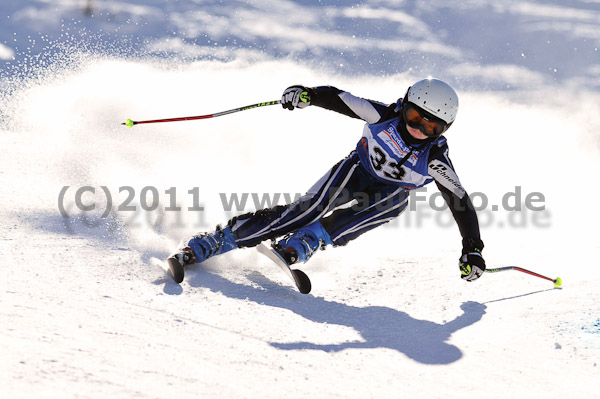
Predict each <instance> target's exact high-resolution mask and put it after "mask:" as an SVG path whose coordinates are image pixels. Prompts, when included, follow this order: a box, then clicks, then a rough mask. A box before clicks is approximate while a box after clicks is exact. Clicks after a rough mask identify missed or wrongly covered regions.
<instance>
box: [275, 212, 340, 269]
mask: <svg viewBox="0 0 600 399" xmlns="http://www.w3.org/2000/svg"><path fill="white" fill-rule="evenodd" d="M327 245H333V242H332V241H331V237H329V233H327V231H325V229H324V228H323V226H322V225H321V223H320V222H315V223H312V224H309V225H308V226H305V227H302V228H300V229H298V230H296V231H295V232H293V233H291V234H288V235H287V236H285V237H284V238H283V239H282V240H280V241H279V242H277V243H276V244H274V245H273V248H274V249H275V251H277V253H279V255H281V256H282V257H283V259H284V260H285V262H286V263H287V264H288V265H293V264H294V263H297V262H301V263H304V262H306V261H308V260H309V259H310V257H311V256H312V255H313V254H314V253H315V252H316V251H318V250H319V248H322V249H325V247H326V246H327Z"/></svg>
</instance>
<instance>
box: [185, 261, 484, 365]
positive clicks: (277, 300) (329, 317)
mask: <svg viewBox="0 0 600 399" xmlns="http://www.w3.org/2000/svg"><path fill="white" fill-rule="evenodd" d="M248 277H249V278H250V279H251V280H252V282H254V283H255V284H257V285H260V286H262V287H264V288H267V289H264V288H260V287H252V286H248V285H244V284H238V283H234V282H231V281H229V280H227V279H225V278H223V277H221V276H219V275H216V274H212V273H209V272H205V271H193V269H192V270H190V273H188V275H187V278H186V279H187V282H188V283H189V284H190V285H192V286H195V287H205V288H208V289H210V290H211V291H213V292H219V293H221V294H223V295H225V296H227V297H228V298H233V299H240V300H250V301H253V302H255V303H257V304H260V305H266V306H272V307H277V308H283V309H288V310H291V311H292V312H294V313H296V314H298V315H300V316H302V317H304V318H306V319H307V320H311V321H313V322H315V323H327V324H337V325H341V326H347V327H350V328H353V329H354V330H355V331H357V332H358V333H359V334H360V335H361V336H362V338H363V340H362V341H352V342H344V343H336V344H316V343H312V342H306V341H298V342H291V343H280V342H271V343H270V345H271V346H273V347H275V348H279V349H282V350H307V349H309V350H322V351H325V352H338V351H342V350H345V349H353V348H356V349H374V348H388V349H393V350H396V351H398V352H401V353H404V354H405V355H406V356H407V357H409V358H411V359H413V360H415V361H417V362H419V363H423V364H449V363H452V362H455V361H457V360H459V359H460V358H461V357H462V352H461V351H460V349H458V348H457V347H456V346H454V345H452V344H449V343H448V342H447V341H448V340H449V339H450V337H451V336H452V334H453V333H454V332H456V331H458V330H461V329H463V328H465V327H468V326H470V325H473V324H475V323H476V322H478V321H479V320H481V318H482V317H483V315H484V314H485V309H486V306H485V305H482V304H480V303H477V302H465V303H463V304H462V305H461V309H462V311H463V314H461V315H460V316H458V317H456V318H455V319H454V320H452V321H449V322H445V323H441V324H438V323H435V322H432V321H428V320H419V319H415V318H413V317H411V316H410V315H409V314H408V313H406V312H404V311H401V310H397V309H393V308H389V307H385V306H367V307H357V306H351V305H347V304H344V303H340V302H335V301H328V300H325V299H324V298H320V297H316V296H313V295H310V294H309V295H303V294H300V293H298V292H296V291H295V290H293V289H292V288H289V287H282V286H280V285H278V284H276V283H274V282H272V281H271V280H269V279H267V278H266V277H264V276H263V275H262V274H260V273H258V272H253V273H251V274H250V275H249V276H248Z"/></svg>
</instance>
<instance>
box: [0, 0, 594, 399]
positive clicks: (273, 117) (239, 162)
mask: <svg viewBox="0 0 600 399" xmlns="http://www.w3.org/2000/svg"><path fill="white" fill-rule="evenodd" d="M86 3H87V2H86V1H83V0H82V1H74V0H54V1H42V0H26V1H25V0H19V1H17V0H13V1H3V2H2V4H1V5H0V10H1V13H0V18H2V21H3V22H2V23H1V24H0V34H1V35H2V36H0V41H1V42H2V43H1V44H0V59H2V60H4V61H3V64H2V67H1V68H0V77H1V80H0V88H1V89H2V93H1V94H0V145H1V148H2V149H3V151H2V156H1V157H0V187H2V189H1V191H0V221H1V222H2V223H0V251H1V252H0V254H1V255H2V263H1V264H2V273H1V274H0V275H1V277H0V283H1V284H0V323H1V328H0V353H1V355H0V396H2V397H11V398H12V397H23V398H31V397H36V398H38V397H61V398H62V397H83V398H96V397H109V396H110V397H123V398H125V397H127V398H130V397H139V398H146V397H147V398H154V397H219V398H222V397H243V398H246V397H247V398H256V397H261V398H280V397H306V396H314V397H324V398H348V397H377V398H380V397H393V396H401V397H423V398H497V397H523V398H572V397H579V398H593V397H600V383H599V381H600V378H599V377H600V305H599V304H598V288H597V287H598V284H599V283H600V270H599V267H598V259H599V257H600V244H599V243H598V238H597V235H596V234H597V233H596V230H597V229H596V226H598V224H599V222H600V220H599V219H600V218H599V216H598V213H597V211H596V210H595V205H596V202H597V201H596V198H598V194H599V191H600V190H599V189H598V187H597V185H596V184H595V183H596V181H597V180H598V179H597V177H596V176H598V174H599V173H600V162H599V159H600V158H599V155H600V139H599V136H598V131H599V129H600V115H599V114H598V106H599V104H600V91H599V90H600V85H599V82H600V79H599V76H600V58H599V57H598V46H599V45H600V3H599V2H598V1H592V0H587V1H569V2H559V1H550V0H545V1H536V2H532V1H530V2H522V1H518V2H517V1H514V2H513V1H504V2H491V1H483V0H481V1H465V2H461V3H460V5H456V6H454V5H453V6H452V7H450V6H448V5H447V3H446V2H441V1H431V2H422V3H421V2H409V1H385V0H370V1H364V2H361V3H359V4H356V3H350V2H333V1H319V2H308V1H300V0H298V1H278V2H272V1H271V2H266V1H259V0H256V1H249V2H221V1H189V2H180V1H133V0H132V1H129V2H116V1H92V2H90V4H91V5H92V9H91V14H88V16H85V14H84V13H83V8H84V6H85V5H86ZM498 3H501V4H498ZM425 4H426V5H425ZM429 74H432V75H435V76H438V77H441V78H443V79H446V80H448V81H449V82H450V83H451V84H453V85H454V86H455V87H456V88H457V90H458V91H459V95H460V99H461V110H460V113H459V116H458V119H457V121H456V123H455V124H454V125H453V127H452V129H451V130H450V131H449V132H448V134H447V137H448V139H449V143H450V148H451V156H452V160H453V162H454V165H455V167H456V169H457V170H458V172H459V175H460V177H461V181H462V183H463V184H464V185H465V187H466V188H467V189H468V190H469V191H470V192H471V194H474V193H482V194H484V195H485V196H486V198H487V199H488V205H487V206H485V207H483V208H484V209H482V211H481V212H480V220H481V224H482V236H483V239H484V241H485V243H486V248H485V251H484V255H485V258H486V260H487V263H488V267H499V266H504V265H519V266H522V267H526V268H528V269H531V270H534V271H536V272H538V273H541V274H544V275H547V276H550V277H552V278H555V277H557V276H560V277H562V279H563V282H564V284H563V287H562V288H561V289H554V288H553V286H552V284H551V283H550V282H548V281H545V280H542V279H538V278H535V277H532V276H528V275H525V274H522V273H518V272H514V271H512V272H505V273H497V274H486V275H485V276H483V277H482V278H481V279H480V280H479V281H477V282H474V283H470V284H469V283H465V282H463V281H462V280H461V279H460V278H459V276H458V268H457V265H456V264H457V258H458V256H459V254H460V235H459V233H458V230H457V228H456V227H455V225H454V224H453V222H452V221H451V219H450V218H451V216H450V214H449V212H448V211H447V210H445V211H435V210H433V209H432V206H433V207H436V206H437V205H436V203H435V202H433V203H432V204H429V203H428V202H429V201H430V200H431V201H433V200H435V189H434V187H429V189H428V190H427V193H426V194H423V193H421V194H420V195H422V196H423V197H425V198H426V200H425V201H421V202H419V203H418V206H417V207H416V209H415V210H413V211H410V212H406V213H405V214H404V215H402V216H401V217H400V218H399V219H398V220H397V222H394V223H391V224H389V225H387V226H385V227H382V228H380V229H377V230H375V231H373V232H371V233H369V234H366V235H364V236H362V237H360V238H359V239H357V240H356V241H354V242H352V243H351V244H349V245H348V246H347V247H343V248H336V249H332V250H327V251H325V252H322V253H318V254H316V255H315V257H314V258H313V259H311V261H310V262H309V263H308V264H306V265H304V266H303V269H304V271H306V272H307V274H308V275H309V276H310V277H311V279H312V282H313V292H312V293H311V294H310V295H302V294H299V293H297V292H296V291H295V290H294V289H292V287H291V286H290V284H289V282H288V281H287V280H286V277H285V276H284V275H283V273H281V271H280V270H278V269H277V268H276V267H274V266H273V265H271V264H270V263H269V261H268V260H267V259H265V258H263V257H261V256H260V255H259V254H257V253H256V251H255V250H252V249H245V250H240V251H236V252H232V253H229V254H226V255H224V256H222V257H219V258H215V259H213V260H210V261H208V262H206V263H205V264H203V265H201V266H195V267H192V268H190V269H189V270H188V272H187V276H186V279H185V281H184V282H183V283H182V284H181V286H180V285H177V284H175V283H173V282H172V280H171V279H170V277H169V276H168V274H167V272H166V271H165V267H166V266H165V265H164V263H163V261H162V260H163V259H164V258H165V257H166V256H167V255H168V254H169V253H170V252H171V250H172V249H173V248H174V247H175V246H176V245H177V243H178V241H179V240H180V239H182V238H185V237H187V236H189V235H191V234H193V233H195V232H197V231H205V230H210V229H212V228H213V227H214V225H215V224H216V223H222V222H224V221H226V220H227V219H228V218H229V217H230V216H233V215H235V214H237V212H236V211H235V210H231V211H227V210H226V209H225V208H226V207H225V206H224V203H223V197H225V198H226V199H227V198H231V196H232V195H233V194H236V193H237V194H239V195H242V194H243V193H248V194H252V193H254V194H255V195H257V196H258V197H262V196H263V195H264V194H269V195H275V194H276V193H287V194H289V195H292V196H294V195H295V194H296V193H302V192H303V191H304V190H306V189H307V188H308V187H310V186H311V185H312V183H314V181H316V180H317V179H318V178H319V177H320V176H321V175H322V174H323V173H324V172H325V171H326V170H327V169H328V168H329V167H331V166H332V165H333V164H334V163H335V162H337V161H338V160H339V159H341V158H342V157H344V156H345V155H346V154H347V153H348V152H349V151H350V150H352V148H353V147H354V145H355V143H356V142H357V140H358V138H359V137H360V134H361V131H362V123H361V122H360V121H356V120H351V119H349V118H345V117H343V116H341V115H337V114H334V113H331V112H328V111H325V110H322V109H318V108H308V109H306V110H301V111H300V110H297V111H294V112H288V111H284V110H282V109H281V108H280V107H279V106H273V107H265V108H261V109H255V110H249V111H244V112H242V113H237V114H234V115H229V116H224V117H221V118H215V119H211V120H204V121H196V122H178V123H170V124H156V125H143V126H136V127H134V128H133V129H127V128H125V127H124V126H121V125H120V123H121V122H124V121H125V120H126V119H127V118H132V119H134V120H143V119H154V118H163V117H176V116H186V115H198V114H203V113H211V112H216V111H221V110H227V109H231V108H235V107H238V106H242V105H246V104H253V103H257V102H262V101H268V100H276V99H278V98H279V96H280V95H281V92H282V90H283V89H284V88H285V87H287V86H288V85H290V84H295V83H303V84H306V85H322V84H332V85H335V86H338V87H340V88H344V89H346V90H349V91H351V92H353V93H354V94H357V95H360V96H363V97H367V98H373V99H377V100H380V101H384V102H392V101H394V100H395V99H396V98H397V97H399V96H401V95H402V94H403V93H404V91H405V89H406V87H407V86H408V85H409V84H410V83H412V82H413V81H414V80H415V79H419V78H421V77H423V76H427V75H429ZM64 187H68V188H67V189H66V190H67V191H66V193H65V195H64V200H63V201H61V200H60V199H59V197H60V193H61V192H63V191H64ZM82 187H93V188H95V190H96V192H95V194H93V193H91V192H87V193H84V195H83V196H82V200H83V203H84V204H90V203H95V204H96V205H97V207H96V209H95V210H91V211H87V212H81V211H78V210H77V208H76V206H75V203H74V200H75V192H76V190H77V189H79V188H82ZM103 187H104V188H105V190H106V191H107V192H109V193H110V194H111V195H112V198H111V199H112V201H111V202H112V205H113V206H114V208H113V210H112V211H111V212H109V213H108V215H104V211H105V210H106V207H107V206H106V203H107V202H108V201H107V197H106V195H105V192H104V191H103V189H102V188H103ZM123 187H128V188H123ZM150 187H154V188H156V190H157V191H156V193H157V194H158V198H159V200H160V205H159V206H158V209H156V210H152V211H148V212H146V211H143V210H142V205H143V204H145V205H148V204H150V205H151V203H152V198H153V197H152V190H153V189H152V188H150ZM172 187H174V188H175V189H173V190H171V191H170V193H171V194H168V193H166V191H167V190H170V189H171V188H172ZM196 187H197V188H198V189H197V191H196V192H195V193H196V194H194V191H192V193H191V194H190V193H188V191H189V190H194V188H196ZM517 190H520V191H521V193H522V202H524V201H525V197H526V196H527V195H529V194H532V193H539V194H541V195H543V198H544V201H543V205H545V210H544V211H531V210H527V209H524V210H522V211H520V212H510V211H506V210H504V209H503V207H502V206H501V204H502V199H503V196H505V195H506V194H507V193H511V192H516V191H517ZM129 191H133V192H134V193H135V198H134V200H133V201H132V202H131V203H129V205H131V206H135V208H136V211H135V212H129V211H126V210H123V209H121V210H119V206H120V205H121V206H122V205H124V204H125V201H126V199H127V196H128V193H129ZM142 193H145V194H142ZM175 194H176V203H171V202H170V201H171V199H172V198H173V196H174V195H175ZM144 195H145V197H144ZM194 195H195V196H196V199H197V200H198V202H199V203H197V204H194ZM536 195H537V194H536ZM250 198H252V197H250ZM479 199H481V196H480V197H479ZM144 200H145V201H144ZM438 200H439V198H438ZM511 201H512V199H511ZM281 202H283V200H282V201H281ZM437 204H439V202H438V203H437ZM510 204H513V202H511V203H510ZM60 205H63V207H64V209H63V211H64V212H66V217H65V216H63V215H62V214H61V211H60ZM176 205H178V206H181V208H182V211H180V212H177V211H168V210H165V209H166V208H169V207H170V208H173V207H174V206H176ZM199 205H200V206H202V207H203V209H204V210H203V211H201V212H200V211H197V210H191V211H188V210H187V209H188V207H194V206H196V208H198V206H199ZM246 205H247V206H246V207H245V209H244V210H245V211H249V210H252V209H254V205H253V203H252V201H249V202H248V203H247V204H246ZM493 205H496V206H498V210H496V211H492V209H493ZM536 205H539V204H536ZM151 208H152V207H151Z"/></svg>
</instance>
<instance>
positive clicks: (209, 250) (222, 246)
mask: <svg viewBox="0 0 600 399" xmlns="http://www.w3.org/2000/svg"><path fill="white" fill-rule="evenodd" d="M235 248H237V245H236V243H235V238H233V234H232V233H231V231H230V229H229V227H226V228H224V229H221V227H220V226H217V228H216V230H215V231H214V233H202V234H199V235H195V236H193V237H192V239H191V240H190V241H189V242H188V243H187V246H184V247H183V248H180V249H178V250H177V251H176V252H175V253H174V254H173V255H171V256H170V257H169V258H168V259H167V263H168V265H169V268H170V269H171V274H172V275H173V279H174V280H175V282H176V283H178V284H179V283H181V282H182V281H183V278H184V276H185V272H184V270H183V267H184V266H187V265H191V264H194V263H200V262H204V261H205V260H207V259H208V258H210V257H212V256H215V255H220V254H223V253H225V252H229V251H231V250H232V249H235Z"/></svg>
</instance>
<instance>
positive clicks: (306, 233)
mask: <svg viewBox="0 0 600 399" xmlns="http://www.w3.org/2000/svg"><path fill="white" fill-rule="evenodd" d="M354 195H355V197H357V198H358V197H360V198H361V199H362V200H365V199H366V201H363V202H362V203H361V202H360V201H359V203H358V204H356V205H354V206H352V207H345V208H344V209H338V210H334V211H333V212H332V213H331V214H330V215H327V216H326V217H325V218H323V219H322V220H321V221H317V222H314V223H312V224H310V225H308V226H304V227H301V228H300V229H298V230H297V231H295V232H293V233H292V234H290V235H288V236H286V237H284V238H283V239H282V240H280V241H279V242H277V244H276V245H275V249H276V250H277V251H278V252H279V253H280V254H281V256H283V258H284V259H285V260H286V262H287V263H288V264H290V265H291V264H293V263H296V262H306V261H307V260H308V259H309V258H310V257H311V256H312V255H313V254H314V253H315V252H316V251H317V250H319V249H320V248H325V247H326V246H327V245H336V246H337V245H345V244H346V243H347V242H348V241H350V240H352V239H354V238H356V237H358V236H359V235H361V234H363V233H365V232H366V231H368V230H371V229H373V228H375V227H377V226H379V225H381V224H383V223H386V222H388V221H390V220H392V219H394V218H395V217H397V216H398V215H400V213H402V211H403V210H404V209H405V208H406V205H407V202H408V193H407V192H406V190H404V189H403V188H401V187H398V186H391V185H386V184H382V183H375V184H373V185H372V186H371V187H369V188H368V190H366V191H365V192H355V193H354Z"/></svg>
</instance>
